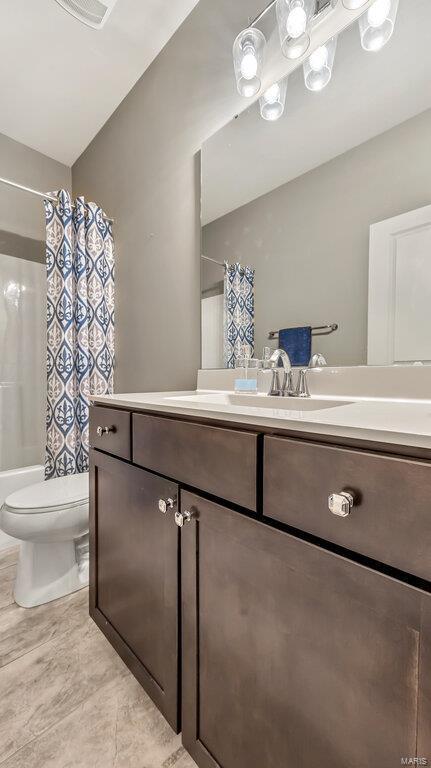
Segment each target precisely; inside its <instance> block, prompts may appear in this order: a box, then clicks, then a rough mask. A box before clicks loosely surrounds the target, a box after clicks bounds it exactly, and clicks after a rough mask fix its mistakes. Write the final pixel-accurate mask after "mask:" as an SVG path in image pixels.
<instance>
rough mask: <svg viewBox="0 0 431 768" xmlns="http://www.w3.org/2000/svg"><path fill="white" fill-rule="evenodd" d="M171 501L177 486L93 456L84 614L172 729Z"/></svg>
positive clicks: (174, 573)
mask: <svg viewBox="0 0 431 768" xmlns="http://www.w3.org/2000/svg"><path fill="white" fill-rule="evenodd" d="M177 498H178V488H177V485H176V484H175V483H172V482H169V481H168V480H164V479H162V478H160V477H157V476H156V475H153V474H150V473H149V472H145V471H144V470H143V469H140V468H138V467H134V466H132V465H130V464H126V463H125V462H123V461H120V460H119V459H117V458H113V457H111V456H106V455H104V454H102V453H99V452H98V451H92V452H91V468H90V543H91V553H90V565H91V574H90V614H91V616H92V617H93V619H94V620H95V622H96V623H97V624H98V626H99V627H100V629H101V630H102V632H104V634H105V635H106V637H107V638H108V640H109V641H110V643H111V644H112V645H113V646H114V648H115V649H116V650H117V652H118V653H119V655H120V656H121V657H122V659H123V661H124V662H125V663H126V664H127V666H128V667H129V668H130V670H131V671H132V672H133V674H134V675H135V677H136V678H137V679H138V680H139V682H140V683H141V684H142V686H143V687H144V688H145V690H146V691H147V693H148V694H149V695H150V696H151V698H152V699H153V701H154V702H155V703H156V704H157V706H158V707H159V709H160V710H161V712H162V713H163V714H164V716H165V717H166V719H167V721H168V722H169V723H170V725H171V726H172V727H173V728H174V729H175V730H178V679H179V674H178V620H179V619H178V565H179V552H178V547H179V538H178V536H179V533H178V528H177V526H176V525H175V524H174V522H173V517H172V516H171V515H170V514H169V511H170V503H171V502H170V501H169V500H171V501H172V503H173V504H175V503H176V502H177ZM159 500H160V501H161V503H160V507H161V508H162V509H164V506H163V503H165V504H166V512H165V513H164V512H163V511H162V509H160V508H159Z"/></svg>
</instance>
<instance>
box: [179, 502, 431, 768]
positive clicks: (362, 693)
mask: <svg viewBox="0 0 431 768" xmlns="http://www.w3.org/2000/svg"><path fill="white" fill-rule="evenodd" d="M181 503H182V508H183V510H187V511H189V512H191V514H192V519H191V522H190V523H189V524H187V525H186V526H185V527H184V528H183V531H182V537H181V538H182V541H181V547H182V663H183V666H182V675H183V694H182V729H183V740H184V744H185V746H186V748H187V749H188V751H189V752H190V753H191V755H192V757H193V758H194V759H195V761H196V762H197V763H198V765H199V766H202V768H280V766H286V768H288V767H289V766H292V768H293V766H295V768H306V767H307V766H314V765H315V766H319V768H374V767H376V768H377V766H379V768H394V766H397V765H400V764H401V758H402V757H406V756H407V757H415V756H416V755H417V754H418V755H419V756H427V755H428V757H431V741H430V740H431V729H430V724H431V720H430V716H431V709H430V699H429V694H430V689H429V678H430V669H431V667H430V662H431V623H430V622H431V597H430V596H429V595H428V594H426V593H424V592H422V591H420V590H417V589H414V588H412V587H409V586H407V585H405V584H402V583H400V582H398V581H395V580H393V579H390V578H387V577H386V576H383V575H381V574H379V573H377V572H374V571H372V570H369V569H367V568H364V567H362V566H360V565H358V564H356V563H353V562H351V561H349V560H346V559H344V558H342V557H339V556H338V555H335V554H332V553H330V552H327V551H325V550H323V549H321V548H318V547H316V546H314V545H311V544H308V543H306V542H304V541H301V540H300V539H297V538H295V537H293V536H291V535H289V534H287V533H284V532H283V531H279V530H274V529H272V528H270V527H268V526H266V525H265V524H264V523H262V522H260V521H258V520H253V519H250V518H247V517H244V516H242V515H240V514H238V513H237V512H233V511H231V510H229V509H227V508H226V507H224V506H220V505H218V504H214V503H212V502H210V501H207V500H204V499H202V498H199V497H198V496H194V495H191V494H189V493H182V498H181ZM427 681H428V682H427ZM427 686H428V687H427Z"/></svg>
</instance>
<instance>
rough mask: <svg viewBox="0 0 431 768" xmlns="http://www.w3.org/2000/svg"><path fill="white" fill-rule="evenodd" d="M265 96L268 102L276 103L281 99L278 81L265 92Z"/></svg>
mask: <svg viewBox="0 0 431 768" xmlns="http://www.w3.org/2000/svg"><path fill="white" fill-rule="evenodd" d="M263 98H264V100H265V101H266V103H267V104H275V102H276V101H279V100H280V86H279V84H278V83H274V85H271V86H270V87H269V88H268V89H267V90H266V91H265V93H264V94H263Z"/></svg>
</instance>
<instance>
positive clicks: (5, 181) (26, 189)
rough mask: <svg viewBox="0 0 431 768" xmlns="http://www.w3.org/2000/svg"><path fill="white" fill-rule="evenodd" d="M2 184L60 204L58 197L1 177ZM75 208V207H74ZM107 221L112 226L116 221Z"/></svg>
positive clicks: (108, 219)
mask: <svg viewBox="0 0 431 768" xmlns="http://www.w3.org/2000/svg"><path fill="white" fill-rule="evenodd" d="M0 182H1V183H2V184H7V186H8V187H14V189H21V190H22V191H23V192H30V194H31V195H37V197H41V198H42V199H43V200H51V202H52V203H55V204H57V203H59V202H60V201H59V199H58V197H54V195H47V194H46V193H45V192H39V190H37V189H32V188H31V187H25V186H24V185H23V184H17V182H16V181H11V180H10V179H3V178H2V177H1V176H0ZM73 208H75V206H73ZM103 218H104V219H106V221H109V222H111V224H113V223H114V221H115V219H110V218H109V216H105V215H104V216H103Z"/></svg>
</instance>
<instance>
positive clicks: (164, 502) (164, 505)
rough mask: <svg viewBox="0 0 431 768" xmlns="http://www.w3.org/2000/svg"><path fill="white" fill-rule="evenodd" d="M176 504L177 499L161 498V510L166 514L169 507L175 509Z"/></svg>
mask: <svg viewBox="0 0 431 768" xmlns="http://www.w3.org/2000/svg"><path fill="white" fill-rule="evenodd" d="M175 504H176V500H175V499H159V510H160V512H163V514H164V515H166V512H167V511H168V509H173V508H174V506H175Z"/></svg>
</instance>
